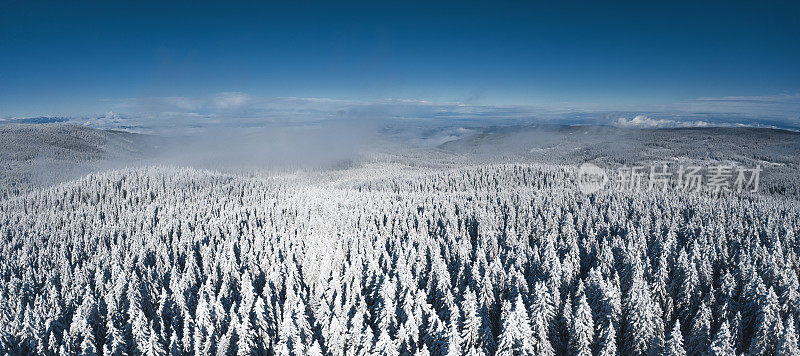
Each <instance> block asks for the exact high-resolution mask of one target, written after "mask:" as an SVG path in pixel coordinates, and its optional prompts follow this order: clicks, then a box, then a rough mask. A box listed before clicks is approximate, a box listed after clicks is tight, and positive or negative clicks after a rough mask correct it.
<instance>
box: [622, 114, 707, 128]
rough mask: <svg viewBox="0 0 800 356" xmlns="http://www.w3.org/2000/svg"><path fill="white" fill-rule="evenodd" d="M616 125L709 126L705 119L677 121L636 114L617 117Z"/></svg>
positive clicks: (658, 126)
mask: <svg viewBox="0 0 800 356" xmlns="http://www.w3.org/2000/svg"><path fill="white" fill-rule="evenodd" d="M615 125H616V126H619V127H627V128H665V127H704V126H710V124H709V123H708V122H706V121H699V120H698V121H678V120H670V119H653V118H650V117H647V116H645V115H636V116H635V117H634V118H632V119H626V118H624V117H621V118H618V119H617V121H616V122H615Z"/></svg>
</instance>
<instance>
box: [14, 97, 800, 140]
mask: <svg viewBox="0 0 800 356" xmlns="http://www.w3.org/2000/svg"><path fill="white" fill-rule="evenodd" d="M104 102H107V103H108V106H109V108H110V110H111V111H109V112H108V113H106V114H101V115H95V116H92V117H75V118H73V117H71V118H62V117H59V118H57V120H58V121H59V122H64V121H66V122H71V123H76V124H81V125H87V126H92V127H98V128H105V129H121V130H129V131H136V132H145V133H166V134H178V135H181V134H192V133H195V132H203V131H213V130H220V129H248V128H270V127H285V126H298V125H315V124H322V123H330V122H340V123H347V124H351V125H355V126H358V127H372V128H378V127H385V126H392V125H417V126H426V125H427V126H430V125H438V126H442V125H444V126H448V125H452V126H460V127H471V126H491V125H515V124H566V125H569V124H594V125H613V126H619V127H628V128H664V127H698V126H742V125H744V126H762V127H780V128H789V129H798V128H800V95H776V96H750V97H748V96H731V97H721V98H699V99H693V100H686V101H681V102H677V103H674V104H669V105H660V106H641V107H632V106H628V107H614V106H602V105H580V104H553V105H540V106H532V105H505V106H500V105H477V104H468V103H462V102H450V103H447V102H445V103H442V102H430V101H425V100H408V99H383V100H373V101H358V100H337V99H330V98H297V97H258V96H254V95H251V94H248V93H242V92H222V93H216V94H212V95H208V96H202V97H142V98H125V99H105V100H104ZM50 119H54V118H50V117H41V118H23V119H11V118H7V119H6V120H5V122H26V121H28V122H47V121H49V120H50Z"/></svg>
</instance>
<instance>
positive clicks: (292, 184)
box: [0, 164, 800, 355]
mask: <svg viewBox="0 0 800 356" xmlns="http://www.w3.org/2000/svg"><path fill="white" fill-rule="evenodd" d="M573 170H574V168H570V167H566V166H549V165H536V164H531V165H529V164H494V165H472V166H461V167H451V168H446V169H445V168H442V169H439V168H422V167H420V168H417V169H415V170H413V172H405V173H403V174H369V173H368V172H365V171H359V170H357V169H352V170H349V171H347V172H346V173H344V174H343V176H339V177H337V179H330V180H322V179H307V180H303V179H282V178H280V177H260V176H244V175H231V174H226V173H221V172H214V171H205V170H197V169H192V168H178V167H173V166H160V167H150V168H135V169H134V168H131V169H124V170H116V171H109V172H102V173H95V174H92V175H89V176H86V177H84V178H81V179H79V180H75V181H71V182H66V183H62V184H60V185H56V186H52V187H49V188H42V189H37V190H33V191H31V192H27V193H24V194H20V195H19V196H15V197H10V198H8V199H4V200H2V201H0V281H2V283H0V353H8V354H42V355H70V354H81V355H92V354H104V355H125V354H128V355H130V354H144V355H166V354H169V355H184V354H196V355H210V354H216V355H251V354H255V355H285V354H299V355H303V354H305V355H315V354H326V355H373V354H380V355H417V354H418V355H427V354H430V355H444V354H448V355H462V354H469V355H475V354H478V355H484V354H486V355H553V354H556V355H565V354H570V355H618V354H624V355H645V354H648V355H649V354H666V355H706V354H708V355H732V354H747V355H798V354H800V351H798V336H797V333H798V322H800V284H798V272H800V260H799V259H798V257H799V256H800V244H798V233H799V232H800V204H799V203H798V200H797V197H796V196H780V195H768V194H761V193H735V192H734V193H730V194H725V195H722V196H711V195H709V194H708V193H702V192H700V193H698V192H691V193H683V192H678V191H664V192H661V191H655V192H652V191H651V192H614V191H600V192H597V193H594V194H590V195H584V194H582V193H580V192H579V191H578V190H577V189H575V183H574V171H573ZM375 171H377V172H387V171H388V170H387V169H385V167H384V168H381V169H376V170H375Z"/></svg>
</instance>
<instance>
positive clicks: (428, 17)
mask: <svg viewBox="0 0 800 356" xmlns="http://www.w3.org/2000/svg"><path fill="white" fill-rule="evenodd" d="M798 38H800V2H797V1H785V2H774V1H766V2H753V1H749V2H737V1H687V2H681V1H670V2H644V1H631V2H614V3H613V4H611V3H606V2H586V3H584V2H570V1H566V2H503V1H480V2H469V1H459V2H450V3H445V2H402V3H400V2H396V3H387V2H380V4H378V2H335V3H334V2H324V3H323V2H309V1H286V2H263V3H247V2H238V1H232V2H215V3H211V2H202V1H194V2H189V1H186V2H183V1H180V2H149V1H135V2H133V1H104V2H93V1H80V2H63V1H62V2H55V1H53V2H42V1H16V0H11V1H9V0H0V118H3V117H5V118H9V117H21V116H36V115H93V114H97V113H105V112H107V111H112V110H113V111H115V112H123V113H128V114H130V115H141V114H142V113H145V114H148V115H151V116H152V115H156V116H157V115H163V113H164V111H163V110H165V109H163V110H162V108H161V106H159V105H160V104H158V103H162V104H163V103H164V102H171V103H173V104H174V103H175V102H178V101H181V100H183V101H184V102H186V103H192V102H193V103H195V104H196V105H190V104H186V105H183V106H181V105H178V106H177V108H176V109H175V110H173V111H170V112H175V111H176V110H177V111H181V112H185V113H194V112H195V111H198V112H201V113H202V110H199V109H198V108H208V106H209V104H208V103H209V102H215V103H218V102H217V101H214V100H217V99H219V98H221V97H224V96H225V95H230V94H231V93H233V94H234V96H236V95H239V96H242V97H246V98H248V100H246V101H247V102H259V103H261V104H262V106H263V104H264V103H265V102H270V101H269V100H267V99H264V98H325V99H326V100H327V99H334V100H340V101H345V102H350V103H352V102H359V103H365V102H368V103H375V102H377V103H384V104H385V103H386V102H387V100H389V101H390V102H392V103H396V102H397V101H398V100H399V101H409V102H417V101H425V102H428V103H444V104H453V103H455V104H464V105H469V106H480V107H492V108H495V107H508V106H515V107H537V108H542V107H544V108H547V110H551V111H552V110H559V109H563V110H566V109H577V110H606V111H608V110H612V111H613V110H617V111H626V112H627V111H632V112H634V111H637V110H638V111H651V112H655V111H660V110H667V109H669V110H672V109H676V110H678V111H681V110H683V111H684V112H685V111H686V110H689V108H693V109H692V110H694V111H692V112H700V113H702V112H704V111H706V110H711V111H712V112H719V113H725V112H731V113H734V114H742V113H741V112H740V111H748V110H749V111H752V110H754V109H753V106H752V105H750V106H748V103H750V104H752V103H753V100H759V102H760V104H757V105H756V107H763V106H764V105H765V104H764V102H771V101H777V102H779V106H780V105H783V104H785V103H786V102H787V101H788V102H790V104H789V106H785V105H784V106H780V108H775V107H768V108H767V109H765V111H764V112H765V113H770V112H772V113H774V112H775V111H776V110H782V111H780V115H782V117H785V118H786V120H789V121H793V120H795V121H796V120H800V118H798V115H795V114H796V112H795V110H797V109H798V108H800V99H798V96H797V94H798V93H800V65H798V64H797V63H800V40H798ZM253 98H258V100H251V99H253ZM698 99H701V100H698ZM270 100H271V99H270ZM703 100H706V101H703ZM709 100H711V101H709ZM720 100H721V101H720ZM724 102H731V103H733V105H731V106H730V107H728V106H724V105H722V106H720V105H721V104H720V103H724ZM154 103H156V104H154ZM198 103H203V104H198ZM780 103H783V104H780ZM239 104H242V102H239V103H238V104H237V105H239ZM700 104H711V105H710V106H708V107H707V106H703V105H700ZM153 105H155V108H154V107H153ZM743 105H744V106H747V109H746V110H740V108H741V107H742V106H743ZM767 106H768V105H767ZM587 108H588V109H587ZM737 108H739V109H737ZM219 109H220V107H216V109H215V110H206V113H208V112H211V111H213V112H215V113H219V112H220V110H219ZM159 110H162V111H159ZM669 110H667V111H669ZM715 110H716V111H715ZM737 110H738V111H737ZM223 111H224V110H223ZM531 112H532V113H533V112H535V110H531ZM758 114H760V112H756V113H755V115H758Z"/></svg>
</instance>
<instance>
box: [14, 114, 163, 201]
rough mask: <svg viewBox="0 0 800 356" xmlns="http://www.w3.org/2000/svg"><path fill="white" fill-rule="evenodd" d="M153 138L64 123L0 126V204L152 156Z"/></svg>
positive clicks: (154, 141)
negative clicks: (147, 154)
mask: <svg viewBox="0 0 800 356" xmlns="http://www.w3.org/2000/svg"><path fill="white" fill-rule="evenodd" d="M155 143H156V140H155V138H154V137H151V136H145V135H139V134H133V133H129V132H122V131H113V130H98V129H93V128H89V127H85V126H77V125H66V124H50V123H48V124H3V125H0V199H3V198H6V197H9V196H16V195H18V194H20V193H23V192H27V191H30V190H32V189H34V188H37V187H42V186H47V185H51V184H54V183H58V182H60V181H63V180H67V179H74V178H77V177H80V176H81V175H84V174H86V173H88V172H92V171H96V170H99V169H101V168H108V167H116V166H119V165H125V164H130V163H131V161H132V160H135V159H141V158H142V157H143V156H144V155H145V154H146V153H150V154H152V151H153V146H154V144H155Z"/></svg>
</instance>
